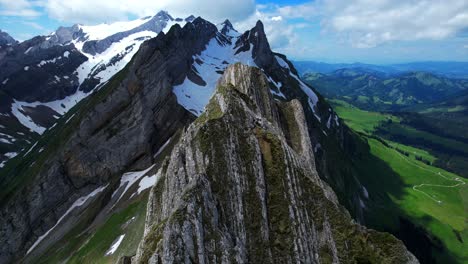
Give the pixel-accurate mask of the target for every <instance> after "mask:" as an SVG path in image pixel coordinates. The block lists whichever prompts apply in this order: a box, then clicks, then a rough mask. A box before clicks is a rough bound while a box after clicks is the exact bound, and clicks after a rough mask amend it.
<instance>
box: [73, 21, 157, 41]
mask: <svg viewBox="0 0 468 264" xmlns="http://www.w3.org/2000/svg"><path fill="white" fill-rule="evenodd" d="M151 19H152V17H145V18H140V19H136V20H131V21H118V22H114V23H110V24H108V23H102V24H99V25H94V26H84V25H79V29H81V30H82V31H83V33H84V34H85V36H86V40H101V39H105V38H106V37H109V36H111V35H114V34H116V33H119V32H123V31H127V30H131V29H134V28H136V27H138V26H140V25H142V24H144V23H146V22H148V21H149V20H151Z"/></svg>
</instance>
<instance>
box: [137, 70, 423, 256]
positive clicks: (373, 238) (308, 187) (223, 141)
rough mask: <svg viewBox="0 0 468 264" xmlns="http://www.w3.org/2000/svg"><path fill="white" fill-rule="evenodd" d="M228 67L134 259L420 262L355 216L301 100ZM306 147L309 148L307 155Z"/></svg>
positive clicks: (167, 165)
mask: <svg viewBox="0 0 468 264" xmlns="http://www.w3.org/2000/svg"><path fill="white" fill-rule="evenodd" d="M262 75H263V73H262V71H261V70H259V69H258V68H255V67H249V66H245V65H241V64H235V65H231V66H229V67H228V68H227V69H226V70H225V72H224V74H223V76H222V78H221V80H220V81H219V82H218V87H217V90H216V93H215V95H214V96H213V97H212V98H211V101H210V103H209V104H208V106H207V107H206V111H205V113H204V114H202V115H201V116H200V117H199V118H198V119H197V120H196V121H195V122H194V123H192V124H191V125H190V126H189V127H188V129H187V130H186V131H185V132H184V133H183V134H182V136H181V139H180V140H179V142H178V143H177V145H176V146H175V147H174V149H173V150H172V153H171V154H170V156H169V157H168V158H167V159H166V160H165V161H164V163H163V165H162V168H161V170H160V173H161V174H160V178H159V180H158V181H157V182H156V184H155V186H154V187H153V188H152V190H151V193H150V197H149V201H148V213H147V218H146V224H145V232H144V234H145V236H144V238H143V240H142V241H141V243H140V245H139V248H138V251H137V255H136V256H135V258H134V260H133V261H134V262H135V263H188V262H195V263H339V262H349V263H357V262H363V263H417V260H416V259H415V258H414V256H413V255H411V253H409V252H408V251H407V250H406V248H405V246H404V245H403V244H402V243H401V242H400V241H398V240H397V239H395V238H394V237H393V236H392V235H389V234H385V233H379V232H376V231H373V230H367V229H366V228H364V227H362V226H359V225H357V224H356V223H354V222H353V220H352V219H351V217H350V216H349V214H348V213H347V211H346V210H345V209H344V208H343V207H342V206H340V205H339V204H338V202H337V199H336V196H335V195H334V193H333V191H332V190H331V189H330V188H329V187H328V185H326V184H325V183H324V182H322V181H321V180H320V178H319V177H318V173H317V171H316V169H315V165H314V163H313V156H310V157H306V156H307V155H313V152H312V151H311V144H310V137H309V135H308V132H307V129H306V123H305V118H304V112H303V109H302V106H301V104H300V103H299V101H297V100H293V101H291V102H282V103H280V102H276V101H274V100H272V99H271V94H269V89H268V85H266V77H265V76H263V77H262ZM304 153H308V154H307V155H304Z"/></svg>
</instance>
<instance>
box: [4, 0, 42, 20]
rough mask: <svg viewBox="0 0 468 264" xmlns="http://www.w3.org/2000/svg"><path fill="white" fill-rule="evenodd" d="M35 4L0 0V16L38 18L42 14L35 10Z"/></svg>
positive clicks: (17, 0)
mask: <svg viewBox="0 0 468 264" xmlns="http://www.w3.org/2000/svg"><path fill="white" fill-rule="evenodd" d="M34 5H35V2H31V1H27V0H0V15H2V16H20V17H37V16H40V15H41V14H40V13H39V12H38V11H36V10H35V9H34Z"/></svg>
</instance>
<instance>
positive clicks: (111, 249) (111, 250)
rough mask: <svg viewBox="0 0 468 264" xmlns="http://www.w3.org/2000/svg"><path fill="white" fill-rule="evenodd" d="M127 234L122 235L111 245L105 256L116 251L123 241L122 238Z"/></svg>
mask: <svg viewBox="0 0 468 264" xmlns="http://www.w3.org/2000/svg"><path fill="white" fill-rule="evenodd" d="M124 237H125V234H123V235H120V236H119V237H118V238H117V239H116V240H115V241H114V243H113V244H112V245H111V247H110V248H109V249H108V250H107V251H106V254H105V255H104V256H110V255H112V254H114V253H115V251H116V250H117V249H118V248H119V246H120V243H122V240H123V239H124Z"/></svg>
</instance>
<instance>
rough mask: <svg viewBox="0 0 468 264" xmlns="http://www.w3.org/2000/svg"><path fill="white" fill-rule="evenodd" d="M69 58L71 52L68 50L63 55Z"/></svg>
mask: <svg viewBox="0 0 468 264" xmlns="http://www.w3.org/2000/svg"><path fill="white" fill-rule="evenodd" d="M68 56H70V52H69V51H68V50H67V51H65V52H64V53H63V57H64V58H68Z"/></svg>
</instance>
